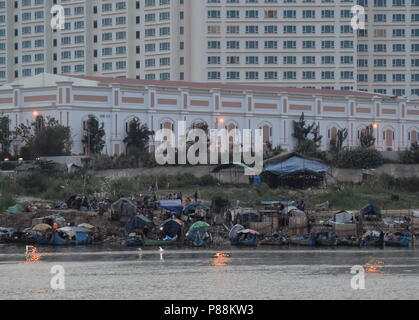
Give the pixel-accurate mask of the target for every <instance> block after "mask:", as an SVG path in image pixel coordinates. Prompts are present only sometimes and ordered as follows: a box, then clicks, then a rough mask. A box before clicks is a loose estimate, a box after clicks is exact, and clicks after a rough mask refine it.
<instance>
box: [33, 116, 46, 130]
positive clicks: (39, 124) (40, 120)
mask: <svg viewBox="0 0 419 320" xmlns="http://www.w3.org/2000/svg"><path fill="white" fill-rule="evenodd" d="M35 124H36V130H38V131H40V130H41V129H42V128H43V127H44V125H45V120H44V117H43V116H37V117H36V118H35Z"/></svg>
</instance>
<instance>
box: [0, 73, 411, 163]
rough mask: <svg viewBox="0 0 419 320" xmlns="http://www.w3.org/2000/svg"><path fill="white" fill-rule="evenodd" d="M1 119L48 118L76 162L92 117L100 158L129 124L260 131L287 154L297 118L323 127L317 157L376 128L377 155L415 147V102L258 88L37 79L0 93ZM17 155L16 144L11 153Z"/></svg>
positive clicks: (119, 147)
mask: <svg viewBox="0 0 419 320" xmlns="http://www.w3.org/2000/svg"><path fill="white" fill-rule="evenodd" d="M0 112H1V113H3V114H4V115H7V116H9V117H10V119H11V128H12V130H13V128H15V127H16V126H18V125H19V124H20V123H26V122H28V121H29V122H31V121H33V120H34V119H35V118H36V117H38V116H43V117H47V116H51V117H54V118H55V119H57V120H58V121H59V122H60V123H61V124H62V125H65V126H69V127H70V128H71V130H72V136H73V148H72V151H73V153H74V154H84V153H85V146H83V144H82V142H81V140H82V137H83V135H84V134H85V132H84V128H85V121H86V120H87V119H88V117H89V116H90V115H93V116H95V117H96V118H97V119H98V120H99V122H100V123H103V124H104V127H105V131H106V147H105V149H104V153H107V154H109V155H113V154H121V153H123V152H124V151H125V146H124V143H123V140H124V138H125V136H126V134H127V127H128V123H129V121H130V120H131V119H133V118H135V117H137V118H139V119H140V120H141V122H143V123H146V124H147V125H148V127H149V128H150V129H152V130H154V131H156V130H158V129H160V128H173V130H174V131H175V133H176V131H177V129H178V128H177V122H178V121H180V120H183V121H186V122H187V127H192V126H193V124H194V123H197V122H205V123H207V124H208V126H209V128H217V127H218V128H221V127H224V126H225V127H226V128H228V129H233V128H238V129H252V130H254V129H258V128H262V129H263V131H264V141H265V142H270V143H271V144H272V145H273V146H274V147H275V146H278V145H280V146H281V147H282V148H283V149H286V150H292V148H293V146H294V143H295V141H294V139H293V136H292V133H293V132H292V125H293V121H295V120H298V119H299V117H300V116H301V114H302V113H304V114H305V116H306V119H307V120H308V121H315V122H316V123H319V125H320V131H321V132H320V133H321V135H323V137H324V138H323V141H322V149H324V150H327V149H328V148H329V146H330V140H332V139H334V138H335V136H336V132H337V130H338V129H342V128H347V129H348V132H349V135H348V139H347V140H346V142H345V144H346V145H347V146H356V145H358V144H359V136H360V133H361V131H362V130H363V129H365V127H366V126H369V125H373V126H374V130H375V136H376V138H377V139H376V147H377V149H379V150H403V149H406V148H407V147H409V146H410V145H411V143H412V142H415V141H417V140H418V133H419V100H414V101H413V100H412V101H410V100H407V99H402V98H396V97H391V96H386V95H377V94H371V93H366V92H354V91H332V90H319V89H307V88H306V89H300V88H279V87H266V86H256V85H252V86H250V85H233V84H217V83H210V84H208V83H190V82H175V81H152V80H136V79H123V78H106V77H88V76H60V75H51V74H40V75H37V76H34V77H31V78H26V79H23V80H18V81H16V82H14V83H10V84H6V85H3V86H1V87H0ZM13 148H14V149H13V150H14V151H15V152H16V151H17V150H18V148H19V142H18V141H17V140H16V142H15V143H14V146H13Z"/></svg>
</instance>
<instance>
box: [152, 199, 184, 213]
mask: <svg viewBox="0 0 419 320" xmlns="http://www.w3.org/2000/svg"><path fill="white" fill-rule="evenodd" d="M157 207H159V208H161V209H164V210H166V211H170V212H174V213H175V214H177V215H178V214H181V213H182V211H183V205H182V200H160V201H158V202H157Z"/></svg>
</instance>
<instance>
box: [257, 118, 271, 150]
mask: <svg viewBox="0 0 419 320" xmlns="http://www.w3.org/2000/svg"><path fill="white" fill-rule="evenodd" d="M259 129H260V130H262V134H263V149H264V150H265V151H267V150H268V149H269V148H270V147H272V126H271V125H269V124H267V123H266V124H263V125H261V126H260V127H259Z"/></svg>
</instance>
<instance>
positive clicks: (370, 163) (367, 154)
mask: <svg viewBox="0 0 419 320" xmlns="http://www.w3.org/2000/svg"><path fill="white" fill-rule="evenodd" d="M383 164H384V158H383V156H382V155H381V153H380V152H378V151H377V150H375V149H372V148H362V147H358V148H354V149H345V150H343V151H341V152H339V153H338V154H337V155H336V156H335V158H334V160H333V165H335V166H336V167H338V168H351V169H371V168H377V167H379V166H381V165H383Z"/></svg>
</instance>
